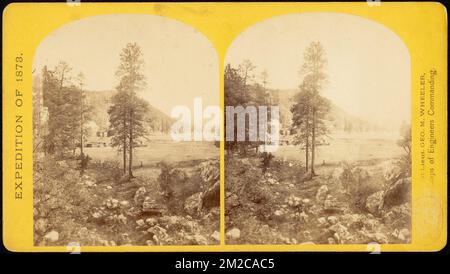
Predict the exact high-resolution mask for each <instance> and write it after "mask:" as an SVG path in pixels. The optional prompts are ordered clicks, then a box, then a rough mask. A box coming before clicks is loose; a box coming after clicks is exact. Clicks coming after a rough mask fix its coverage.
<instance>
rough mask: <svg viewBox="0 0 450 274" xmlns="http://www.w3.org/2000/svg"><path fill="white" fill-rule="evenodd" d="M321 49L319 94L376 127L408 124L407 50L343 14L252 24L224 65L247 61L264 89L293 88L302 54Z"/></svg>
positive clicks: (376, 27) (386, 32) (372, 25)
mask: <svg viewBox="0 0 450 274" xmlns="http://www.w3.org/2000/svg"><path fill="white" fill-rule="evenodd" d="M312 42H320V44H321V45H322V46H323V49H324V53H325V59H326V60H327V62H326V69H325V71H326V74H327V81H326V85H325V87H324V88H323V91H322V92H323V95H324V96H325V97H327V98H329V99H330V100H332V101H333V103H334V104H336V105H337V106H338V107H340V108H342V109H344V110H345V111H346V112H348V113H349V114H351V115H354V116H356V117H360V118H361V119H365V120H369V121H373V122H374V123H377V124H383V123H387V124H392V127H397V126H398V124H400V123H402V122H406V123H410V122H411V62H410V55H409V51H408V48H407V47H406V45H405V44H404V42H403V41H402V40H401V39H400V37H399V36H398V35H397V34H395V33H394V32H393V31H392V30H390V29H389V28H387V27H386V26H384V25H382V24H380V23H377V22H375V21H372V20H368V19H365V18H363V17H359V16H355V15H350V14H343V13H321V12H320V13H295V14H287V15H281V16H276V17H273V18H270V19H267V20H265V21H262V22H259V23H257V24H255V25H252V26H250V27H249V28H247V29H246V30H245V31H243V32H242V33H241V34H240V35H239V36H238V37H236V39H235V40H234V41H233V43H232V44H231V45H230V47H229V48H228V51H227V54H226V57H225V64H231V65H232V66H236V67H237V66H238V65H239V64H241V63H242V62H244V61H245V60H248V61H251V62H252V64H253V65H254V66H255V69H254V74H255V76H256V77H258V76H259V75H260V74H261V73H262V72H263V71H265V72H266V76H267V79H266V84H267V86H268V88H271V89H278V90H291V91H293V90H297V89H298V87H299V85H300V83H301V81H302V76H301V75H300V69H301V66H302V64H303V62H304V52H305V50H306V48H307V47H308V46H309V45H310V44H311V43H312Z"/></svg>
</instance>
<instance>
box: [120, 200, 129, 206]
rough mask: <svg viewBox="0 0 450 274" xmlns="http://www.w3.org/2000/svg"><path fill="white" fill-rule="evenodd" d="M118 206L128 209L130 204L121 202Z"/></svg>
mask: <svg viewBox="0 0 450 274" xmlns="http://www.w3.org/2000/svg"><path fill="white" fill-rule="evenodd" d="M120 205H121V206H123V207H128V206H129V205H130V202H128V201H121V202H120Z"/></svg>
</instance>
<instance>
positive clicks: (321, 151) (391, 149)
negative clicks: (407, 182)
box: [274, 137, 404, 164]
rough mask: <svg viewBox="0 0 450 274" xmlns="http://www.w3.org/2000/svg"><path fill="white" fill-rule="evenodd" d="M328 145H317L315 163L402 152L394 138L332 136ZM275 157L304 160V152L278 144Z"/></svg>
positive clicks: (385, 156) (392, 156) (396, 155)
mask: <svg viewBox="0 0 450 274" xmlns="http://www.w3.org/2000/svg"><path fill="white" fill-rule="evenodd" d="M329 143H330V144H329V145H322V146H318V147H317V150H316V163H317V164H322V163H323V162H324V161H325V163H327V164H333V163H337V162H341V161H349V162H357V161H361V160H373V159H390V158H395V157H398V156H400V155H402V154H403V153H404V152H403V150H402V148H401V147H399V146H398V145H397V144H396V140H395V139H387V138H386V139H381V138H364V137H359V138H356V137H352V138H349V137H334V138H332V139H330V140H329ZM274 155H275V157H277V158H280V159H285V160H300V161H302V162H304V160H305V153H304V151H303V150H300V148H299V147H297V146H294V145H285V146H280V147H279V148H278V151H277V152H275V153H274Z"/></svg>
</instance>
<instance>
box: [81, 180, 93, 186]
mask: <svg viewBox="0 0 450 274" xmlns="http://www.w3.org/2000/svg"><path fill="white" fill-rule="evenodd" d="M84 184H85V185H86V186H88V187H93V186H94V185H95V182H94V181H91V180H86V181H84Z"/></svg>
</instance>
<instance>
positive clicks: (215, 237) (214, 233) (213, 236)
mask: <svg viewBox="0 0 450 274" xmlns="http://www.w3.org/2000/svg"><path fill="white" fill-rule="evenodd" d="M211 238H213V239H214V240H215V241H218V242H220V232H219V231H214V232H213V234H211Z"/></svg>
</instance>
